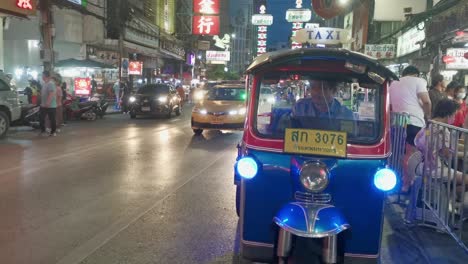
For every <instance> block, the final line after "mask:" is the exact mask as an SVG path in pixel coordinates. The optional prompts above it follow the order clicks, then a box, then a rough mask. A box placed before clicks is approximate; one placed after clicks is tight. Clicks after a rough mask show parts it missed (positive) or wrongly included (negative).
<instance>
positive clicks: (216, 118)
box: [211, 116, 224, 124]
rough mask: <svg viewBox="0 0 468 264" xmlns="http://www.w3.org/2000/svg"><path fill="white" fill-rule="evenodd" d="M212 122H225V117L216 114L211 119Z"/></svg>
mask: <svg viewBox="0 0 468 264" xmlns="http://www.w3.org/2000/svg"><path fill="white" fill-rule="evenodd" d="M211 124H224V118H223V117H222V116H215V117H213V119H211Z"/></svg>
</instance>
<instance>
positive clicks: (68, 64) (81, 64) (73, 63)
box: [55, 59, 115, 69]
mask: <svg viewBox="0 0 468 264" xmlns="http://www.w3.org/2000/svg"><path fill="white" fill-rule="evenodd" d="M55 67H57V68H72V67H76V68H104V69H112V68H115V67H114V66H112V65H109V64H105V63H102V62H98V61H94V60H90V59H86V60H77V59H66V60H61V61H58V62H57V63H56V64H55Z"/></svg>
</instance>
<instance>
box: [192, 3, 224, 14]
mask: <svg viewBox="0 0 468 264" xmlns="http://www.w3.org/2000/svg"><path fill="white" fill-rule="evenodd" d="M219 1H220V0H194V1H193V12H194V13H196V14H207V15H216V14H219Z"/></svg>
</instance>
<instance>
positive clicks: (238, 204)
mask: <svg viewBox="0 0 468 264" xmlns="http://www.w3.org/2000/svg"><path fill="white" fill-rule="evenodd" d="M236 214H237V216H238V217H240V186H239V185H236Z"/></svg>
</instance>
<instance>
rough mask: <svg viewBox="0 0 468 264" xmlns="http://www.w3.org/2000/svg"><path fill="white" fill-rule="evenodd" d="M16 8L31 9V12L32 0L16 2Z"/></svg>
mask: <svg viewBox="0 0 468 264" xmlns="http://www.w3.org/2000/svg"><path fill="white" fill-rule="evenodd" d="M16 6H17V7H19V8H22V9H29V10H32V9H33V6H32V4H31V0H16Z"/></svg>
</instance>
